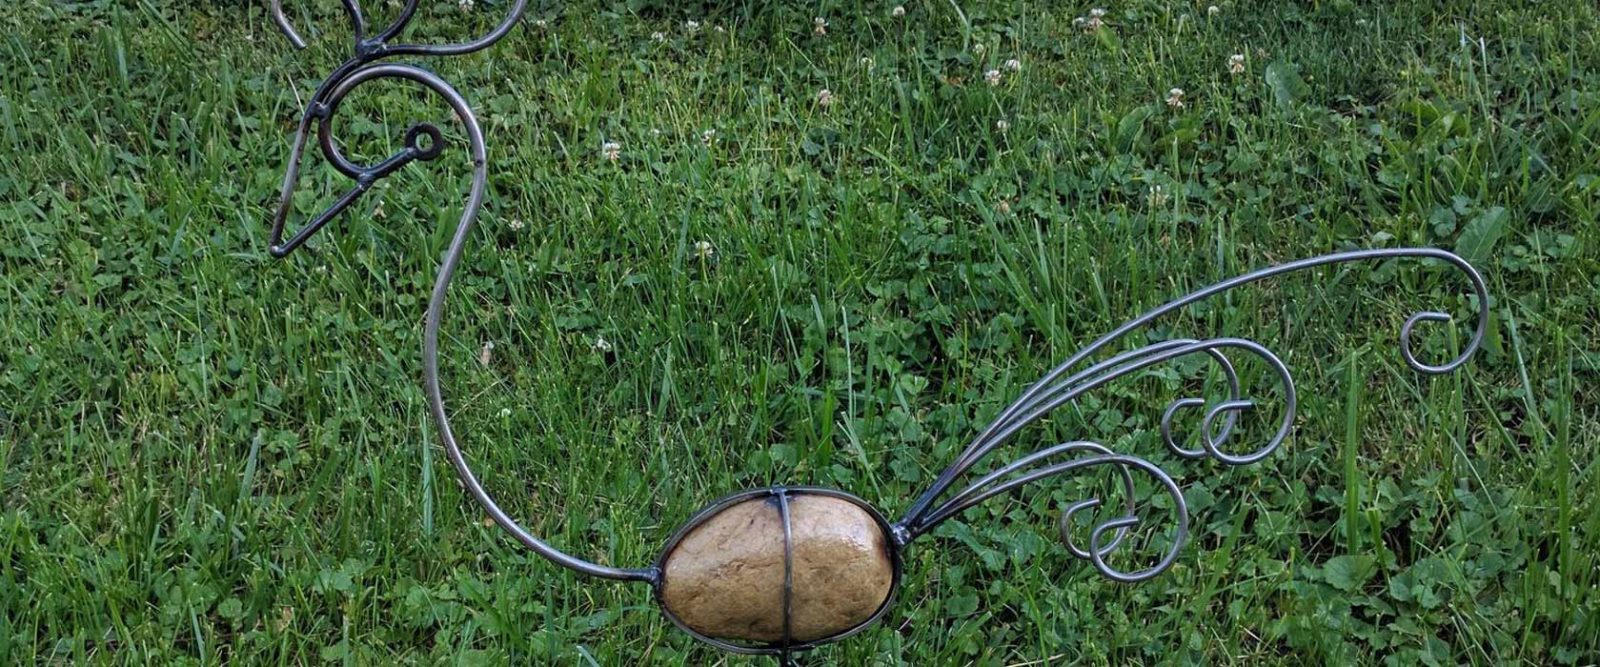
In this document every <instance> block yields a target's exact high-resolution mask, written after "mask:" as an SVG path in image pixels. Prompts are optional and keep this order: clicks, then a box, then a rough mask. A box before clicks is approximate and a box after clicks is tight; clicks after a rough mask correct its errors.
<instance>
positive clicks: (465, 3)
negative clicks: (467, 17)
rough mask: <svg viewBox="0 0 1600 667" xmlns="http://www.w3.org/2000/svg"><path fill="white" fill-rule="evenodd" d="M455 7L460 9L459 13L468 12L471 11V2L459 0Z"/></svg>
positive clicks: (469, 0)
mask: <svg viewBox="0 0 1600 667" xmlns="http://www.w3.org/2000/svg"><path fill="white" fill-rule="evenodd" d="M457 6H459V7H461V11H464V12H470V11H472V0H461V1H460V2H459V3H457Z"/></svg>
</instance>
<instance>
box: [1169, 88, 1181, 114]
mask: <svg viewBox="0 0 1600 667" xmlns="http://www.w3.org/2000/svg"><path fill="white" fill-rule="evenodd" d="M1167 106H1169V107H1172V108H1174V109H1181V108H1183V89H1182V88H1173V89H1172V90H1169V91H1167Z"/></svg>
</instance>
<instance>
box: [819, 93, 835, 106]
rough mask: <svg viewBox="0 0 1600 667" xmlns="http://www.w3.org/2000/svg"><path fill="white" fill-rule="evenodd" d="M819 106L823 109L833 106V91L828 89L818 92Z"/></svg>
mask: <svg viewBox="0 0 1600 667" xmlns="http://www.w3.org/2000/svg"><path fill="white" fill-rule="evenodd" d="M817 104H818V105H819V106H821V107H823V108H827V107H830V106H833V91H831V90H828V89H827V88H823V89H822V90H819V91H817Z"/></svg>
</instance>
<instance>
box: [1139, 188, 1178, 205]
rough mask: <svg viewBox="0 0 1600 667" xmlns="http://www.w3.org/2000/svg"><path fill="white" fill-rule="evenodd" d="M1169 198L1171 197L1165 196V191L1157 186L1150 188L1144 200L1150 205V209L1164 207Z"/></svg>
mask: <svg viewBox="0 0 1600 667" xmlns="http://www.w3.org/2000/svg"><path fill="white" fill-rule="evenodd" d="M1171 198H1172V197H1171V195H1168V194H1167V189H1166V188H1164V187H1161V186H1159V185H1152V186H1150V192H1149V194H1147V195H1146V196H1145V199H1146V200H1147V201H1149V203H1150V208H1161V207H1163V206H1166V205H1167V201H1168V200H1170V199H1171Z"/></svg>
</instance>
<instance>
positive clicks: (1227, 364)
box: [895, 248, 1489, 582]
mask: <svg viewBox="0 0 1600 667" xmlns="http://www.w3.org/2000/svg"><path fill="white" fill-rule="evenodd" d="M1396 258H1413V259H1424V260H1441V261H1443V262H1445V263H1447V264H1449V265H1451V266H1454V267H1456V268H1457V269H1460V270H1461V272H1462V273H1464V274H1465V275H1466V276H1467V278H1468V280H1469V281H1470V282H1471V284H1472V289H1473V292H1474V297H1475V302H1476V303H1475V305H1476V309H1477V322H1476V326H1475V328H1474V330H1473V334H1472V337H1471V338H1470V339H1469V340H1468V341H1467V345H1466V347H1465V349H1464V350H1462V351H1461V352H1460V353H1459V354H1458V355H1457V356H1455V357H1454V358H1452V359H1451V360H1449V361H1447V362H1445V363H1443V364H1438V365H1433V364H1428V363H1425V362H1422V361H1420V360H1419V359H1418V358H1417V357H1416V354H1415V353H1414V351H1413V348H1412V338H1413V335H1414V334H1415V331H1416V327H1417V326H1418V325H1420V324H1423V323H1447V322H1450V321H1452V319H1453V318H1451V317H1450V315H1449V314H1447V313H1443V312H1438V311H1423V312H1419V313H1415V314H1412V315H1411V316H1410V317H1408V318H1406V320H1405V322H1404V324H1402V325H1401V327H1400V332H1399V348H1400V357H1401V359H1402V360H1404V361H1405V363H1406V365H1407V366H1409V367H1411V368H1412V369H1413V370H1415V371H1417V372H1419V373H1422V374H1425V375H1435V374H1440V373H1448V372H1450V371H1453V370H1455V369H1457V368H1459V367H1461V365H1462V364H1465V363H1466V362H1467V360H1468V359H1469V358H1471V356H1472V355H1473V353H1475V352H1476V351H1477V349H1478V348H1479V346H1480V345H1481V344H1482V342H1483V338H1484V336H1485V334H1486V333H1487V331H1488V326H1489V291H1488V287H1487V285H1485V283H1484V281H1483V277H1482V276H1481V275H1480V274H1479V273H1478V271H1477V269H1475V268H1473V267H1472V265H1471V264H1469V263H1467V261H1466V260H1464V259H1462V258H1461V257H1460V256H1458V255H1456V254H1454V253H1451V252H1448V251H1444V250H1438V249H1433V248H1398V249H1380V250H1358V251H1351V252H1342V253H1334V254H1330V255H1323V256H1320V257H1312V258H1309V259H1303V260H1299V261H1295V262H1288V263H1285V264H1280V265H1277V266H1271V267H1267V268H1264V269H1259V270H1257V271H1253V272H1250V273H1247V274H1244V275H1242V276H1238V277H1236V278H1232V279H1229V280H1225V281H1223V282H1220V283H1217V284H1215V285H1211V286H1210V287H1206V288H1204V289H1201V290H1198V291H1196V292H1193V293H1191V294H1189V295H1187V296H1184V297H1182V298H1179V299H1176V300H1174V301H1171V302H1168V303H1166V304H1163V305H1161V306H1159V307H1156V308H1154V309H1152V310H1150V311H1148V312H1146V313H1145V314H1143V315H1141V316H1139V317H1137V318H1134V319H1132V320H1129V321H1128V322H1126V323H1124V324H1123V325H1122V326H1119V327H1117V328H1116V329H1114V330H1113V331H1111V332H1110V333H1108V334H1106V335H1105V336H1102V337H1101V338H1099V339H1097V340H1096V341H1094V342H1093V343H1091V344H1089V345H1088V346H1087V347H1085V348H1083V349H1082V350H1080V351H1079V352H1077V353H1076V354H1074V355H1072V357H1070V358H1068V359H1067V360H1066V361H1064V362H1062V363H1061V364H1060V365H1058V366H1056V367H1055V368H1054V369H1052V370H1051V371H1050V372H1049V373H1048V374H1046V375H1045V376H1044V378H1042V379H1040V380H1039V381H1038V382H1035V383H1034V384H1032V385H1030V386H1029V387H1028V389H1027V390H1025V391H1024V392H1023V393H1022V395H1021V396H1020V397H1018V399H1017V400H1016V401H1015V402H1013V403H1012V404H1010V405H1009V406H1007V407H1006V408H1005V409H1004V410H1003V411H1001V413H1000V415H999V416H998V417H996V418H995V420H994V421H993V422H991V423H990V424H989V426H987V427H986V428H985V429H984V430H983V432H982V433H980V434H979V435H978V437H977V438H975V439H974V440H973V441H972V443H971V444H969V445H968V446H967V448H966V449H965V450H964V451H962V453H961V454H960V456H958V457H957V458H956V460H955V461H954V462H953V463H952V464H951V465H950V467H949V468H947V469H946V470H945V471H944V472H943V473H942V474H940V476H939V477H938V479H936V480H935V481H934V483H933V485H932V486H930V487H929V488H928V489H927V490H926V491H925V492H923V494H922V495H921V496H920V497H919V498H918V499H917V500H916V502H914V503H913V504H912V506H911V508H910V509H909V510H908V511H907V513H906V516H905V518H904V519H901V520H900V521H899V522H897V523H896V526H895V527H896V531H897V533H898V534H899V535H900V539H901V540H902V542H909V541H910V540H912V539H915V538H916V537H917V536H919V535H922V534H925V533H927V532H928V531H930V530H932V529H933V528H934V527H935V526H937V525H938V524H940V523H942V522H944V521H946V520H948V519H950V518H953V517H955V516H957V515H959V514H960V513H962V512H963V511H965V510H967V509H969V508H971V507H972V506H974V505H976V504H978V503H980V502H982V501H983V500H987V499H989V498H992V497H994V496H996V495H999V494H1001V493H1004V492H1006V491H1009V490H1012V489H1015V488H1018V487H1021V486H1023V485H1025V484H1028V483H1030V482H1034V481H1038V480H1042V479H1045V478H1048V477H1053V476H1056V475H1062V474H1066V473H1070V472H1076V471H1080V470H1083V469H1085V468H1088V467H1092V466H1096V465H1107V464H1109V465H1115V466H1117V467H1118V468H1119V469H1120V470H1119V471H1120V472H1121V475H1122V479H1123V482H1124V487H1125V494H1126V495H1128V496H1129V498H1128V499H1127V502H1126V503H1125V505H1124V507H1123V512H1122V514H1121V515H1120V516H1117V517H1115V518H1112V519H1109V520H1107V521H1104V522H1102V523H1100V524H1098V525H1096V526H1095V527H1094V528H1093V529H1092V530H1091V532H1090V541H1089V542H1090V543H1089V545H1088V547H1087V548H1085V547H1083V546H1081V545H1079V544H1077V543H1076V542H1075V541H1074V540H1073V537H1072V526H1073V525H1074V517H1075V516H1076V515H1077V514H1079V513H1080V512H1082V511H1084V510H1088V509H1092V508H1096V507H1099V506H1101V505H1102V501H1101V500H1100V499H1099V498H1088V499H1085V500H1081V501H1078V502H1075V503H1072V504H1070V505H1068V506H1067V507H1066V508H1064V509H1063V511H1062V514H1061V519H1060V524H1059V533H1060V537H1061V540H1062V542H1063V543H1064V544H1065V546H1066V547H1067V550H1068V552H1069V553H1071V554H1072V555H1073V556H1074V557H1076V558H1079V559H1084V560H1088V561H1090V562H1091V563H1092V564H1093V565H1094V567H1095V569H1096V570H1098V571H1099V572H1100V573H1101V574H1102V575H1104V576H1105V577H1107V578H1109V579H1112V580H1114V581H1120V582H1137V581H1144V580H1147V579H1149V578H1151V577H1154V576H1156V575H1158V574H1161V573H1162V572H1163V571H1165V570H1166V569H1167V568H1168V567H1170V566H1171V565H1172V563H1173V561H1174V560H1175V557H1176V555H1177V552H1178V550H1179V549H1181V547H1182V545H1183V543H1184V542H1185V541H1186V540H1187V538H1188V525H1189V524H1188V512H1187V503H1185V501H1184V498H1183V494H1182V493H1181V492H1180V491H1179V490H1178V488H1177V486H1176V485H1175V484H1172V483H1171V478H1170V477H1169V476H1168V475H1167V474H1166V473H1165V472H1164V471H1162V470H1161V469H1160V468H1159V467H1157V466H1155V465H1154V464H1152V463H1150V462H1149V461H1146V460H1144V459H1142V458H1138V457H1134V456H1126V455H1116V454H1113V453H1112V452H1110V450H1108V449H1106V448H1105V447H1103V446H1101V445H1098V444H1095V443H1091V442H1086V441H1078V442H1071V443H1066V444H1063V445H1056V446H1053V447H1049V448H1046V449H1043V450H1040V451H1038V452H1035V453H1033V454H1030V455H1028V456H1024V457H1023V458H1021V459H1018V460H1017V461H1016V462H1014V463H1011V464H1009V465H1005V466H1002V467H1000V468H999V469H997V470H996V471H994V472H993V473H990V474H989V475H986V476H984V477H982V478H980V479H978V480H977V481H974V482H972V483H971V484H970V485H968V486H967V487H965V488H964V489H962V490H961V491H958V492H956V494H955V495H954V496H952V497H951V498H949V499H948V500H945V501H944V502H942V503H937V501H938V500H939V498H941V497H942V496H943V495H944V494H945V492H946V491H948V490H949V489H950V486H951V485H952V484H954V483H955V481H956V480H957V479H959V478H960V477H961V476H963V475H964V474H965V473H967V472H968V471H970V470H971V469H972V468H973V467H974V466H976V465H977V464H978V463H979V462H980V461H982V459H983V458H984V457H985V456H987V455H988V454H989V453H990V452H992V451H994V449H995V448H997V447H999V446H1000V445H1002V444H1004V443H1005V442H1006V441H1007V440H1009V439H1010V438H1011V436H1012V435H1014V434H1015V433H1016V432H1017V431H1019V430H1021V429H1022V428H1023V427H1025V426H1027V425H1029V424H1031V423H1033V422H1036V421H1038V420H1040V419H1042V418H1044V417H1045V416H1046V415H1048V414H1049V413H1050V412H1052V411H1054V410H1055V409H1056V408H1058V407H1060V406H1062V405H1064V404H1066V403H1069V402H1072V401H1073V400H1075V399H1077V398H1078V397H1080V396H1082V395H1083V394H1085V393H1087V392H1089V391H1091V390H1093V389H1095V388H1097V387H1100V386H1102V385H1105V384H1107V383H1109V382H1112V381H1114V380H1117V379H1119V378H1123V377H1127V376H1129V375H1132V374H1134V373H1138V372H1140V371H1142V370H1144V369H1147V368H1149V367H1151V366H1154V365H1156V364H1160V363H1165V362H1168V361H1171V360H1174V359H1177V358H1180V357H1185V356H1189V355H1194V354H1205V355H1206V356H1208V357H1209V358H1211V359H1212V360H1214V361H1215V362H1216V363H1217V365H1218V366H1219V368H1221V370H1222V372H1223V375H1224V376H1225V378H1226V383H1227V392H1228V393H1227V396H1226V397H1225V398H1223V399H1222V400H1219V401H1216V402H1215V403H1208V401H1207V400H1206V399H1204V398H1199V397H1180V398H1178V399H1175V400H1174V401H1172V402H1171V403H1170V404H1168V406H1167V408H1166V409H1165V410H1164V411H1162V413H1161V420H1160V424H1161V439H1162V441H1163V442H1164V443H1165V444H1166V446H1167V448H1168V449H1170V450H1172V452H1173V453H1174V454H1176V455H1178V456H1180V457H1182V458H1186V459H1201V458H1211V459H1215V460H1217V461H1220V462H1222V463H1224V464H1227V465H1234V466H1238V465H1245V464H1249V463H1255V462H1257V461H1260V460H1262V459H1265V458H1266V457H1267V456H1270V455H1271V454H1272V452H1274V451H1276V450H1277V448H1278V447H1279V446H1280V445H1282V444H1283V442H1284V441H1285V440H1287V439H1288V437H1289V433H1290V431H1291V429H1292V426H1293V422H1294V416H1295V411H1296V409H1297V407H1298V404H1299V398H1298V394H1297V392H1296V389H1295V384H1294V377H1293V375H1292V374H1291V373H1290V372H1289V368H1288V366H1287V365H1286V364H1285V363H1284V362H1283V359H1282V358H1280V357H1279V356H1278V355H1277V354H1276V353H1274V352H1272V351H1271V350H1269V349H1268V348H1266V347H1265V346H1263V345H1261V344H1260V343H1257V342H1255V341H1251V340H1248V339H1243V338H1213V339H1208V340H1195V339H1187V338H1185V339H1176V340H1168V341H1162V342H1159V343H1154V344H1150V345H1146V346H1143V347H1140V348H1136V349H1133V350H1129V351H1126V352H1122V353H1119V354H1116V355H1114V356H1111V357H1109V358H1107V359H1105V360H1104V361H1100V362H1098V363H1094V364H1092V365H1089V366H1088V367H1087V368H1084V369H1083V370H1080V371H1077V372H1075V373H1072V374H1071V375H1067V374H1068V372H1069V371H1071V370H1072V369H1074V368H1077V367H1079V366H1081V365H1083V364H1084V363H1085V362H1086V361H1087V360H1088V359H1089V358H1090V357H1091V356H1092V355H1094V354H1095V353H1097V352H1099V351H1101V350H1102V349H1104V348H1106V347H1107V346H1108V345H1110V344H1111V343H1113V342H1115V341H1116V340H1118V339H1120V338H1122V337H1123V336H1126V335H1127V334H1129V333H1131V332H1133V331H1135V330H1137V329H1139V328H1141V327H1143V326H1145V325H1147V324H1149V323H1150V322H1152V321H1154V320H1155V319H1157V318H1159V317H1161V316H1163V315H1166V314H1169V313H1171V312H1173V311H1176V310H1179V309H1181V308H1184V307H1186V306H1188V305H1190V304H1193V303H1195V302H1197V301H1200V300H1203V299H1206V298H1210V297H1212V296H1216V295H1218V294H1221V293H1223V292H1227V291H1229V290H1232V289H1234V288H1236V287H1240V286H1243V285H1247V284H1251V283H1255V282H1259V281H1261V280H1265V279H1267V278H1272V277H1275V276H1280V275H1283V274H1286V273H1293V272H1296V271H1303V270H1309V269H1314V268H1318V267H1323V266H1327V265H1333V264H1342V263H1348V262H1358V261H1369V260H1382V259H1396ZM1230 350H1232V351H1242V352H1244V353H1247V354H1252V355H1255V356H1256V357H1258V358H1260V359H1261V361H1263V362H1264V363H1266V364H1267V366H1268V367H1270V368H1271V369H1272V371H1273V374H1274V375H1275V376H1276V380H1277V385H1278V387H1279V389H1278V391H1280V392H1281V393H1282V401H1283V403H1282V413H1283V416H1282V418H1281V420H1280V421H1279V424H1278V428H1277V430H1276V431H1275V432H1274V433H1273V434H1272V436H1271V437H1270V438H1269V439H1268V440H1267V441H1266V442H1265V443H1264V444H1262V445H1261V446H1259V447H1258V448H1256V449H1255V450H1254V451H1251V452H1249V453H1246V454H1232V453H1229V452H1227V451H1224V445H1226V444H1227V443H1228V441H1229V439H1230V438H1231V436H1232V435H1233V433H1234V430H1235V429H1234V427H1235V426H1236V424H1237V419H1238V416H1239V414H1240V413H1241V412H1243V411H1245V410H1251V409H1254V408H1255V407H1256V402H1255V401H1253V400H1250V399H1247V398H1245V397H1243V396H1241V394H1240V391H1241V389H1240V385H1239V377H1238V373H1237V371H1236V370H1235V367H1234V364H1233V361H1232V360H1231V359H1230V358H1229V357H1228V355H1227V354H1226V352H1227V351H1230ZM1063 376H1065V377H1063ZM1208 404H1209V407H1206V406H1207V405H1208ZM1202 407H1206V409H1205V412H1204V414H1203V416H1202V418H1201V420H1200V433H1199V436H1200V443H1201V446H1200V448H1198V449H1189V448H1186V447H1184V446H1183V445H1182V444H1180V442H1179V438H1178V437H1176V436H1175V434H1174V432H1173V421H1174V418H1175V417H1176V415H1177V414H1178V413H1179V412H1181V411H1183V410H1186V409H1192V408H1202ZM1081 452H1092V453H1094V454H1095V455H1094V456H1092V457H1089V458H1083V459H1077V460H1074V461H1069V462H1066V463H1056V464H1053V465H1048V466H1043V467H1039V468H1037V469H1035V470H1031V471H1028V472H1026V473H1023V471H1025V470H1027V469H1028V468H1030V467H1034V466H1035V465H1036V464H1039V463H1041V462H1043V461H1046V460H1048V459H1051V458H1054V457H1058V456H1060V455H1063V454H1070V453H1081ZM1130 467H1131V468H1138V469H1139V470H1141V471H1143V472H1146V473H1148V474H1150V475H1152V476H1154V477H1155V478H1156V479H1157V480H1158V481H1160V482H1161V484H1162V486H1163V487H1164V488H1165V489H1166V491H1167V492H1168V494H1169V495H1170V496H1171V497H1172V500H1173V503H1174V508H1175V510H1176V512H1177V514H1178V525H1177V527H1176V531H1175V534H1174V537H1173V540H1172V544H1171V546H1170V547H1169V548H1168V550H1167V551H1166V552H1165V553H1164V554H1163V555H1162V557H1161V558H1160V559H1159V560H1158V561H1157V562H1156V563H1155V564H1154V565H1152V566H1150V567H1148V568H1145V569H1143V570H1138V571H1136V572H1133V573H1128V572H1123V571H1121V570H1118V569H1116V568H1113V567H1111V566H1109V565H1107V564H1106V562H1105V557H1106V556H1107V555H1109V554H1110V552H1112V551H1114V550H1116V549H1117V548H1118V547H1119V546H1121V545H1122V544H1124V538H1125V537H1126V536H1127V531H1128V529H1129V528H1130V527H1131V526H1133V525H1136V524H1137V523H1139V522H1140V518H1139V516H1138V514H1137V512H1136V506H1135V503H1134V501H1133V498H1132V493H1131V488H1132V482H1131V479H1132V478H1131V475H1130V474H1129V471H1128V468H1130ZM1001 480H1005V481H1001ZM936 503H937V504H936ZM1107 533H1111V534H1112V536H1111V538H1110V539H1109V541H1107V540H1106V539H1105V537H1104V536H1105V535H1106V534H1107Z"/></svg>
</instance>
